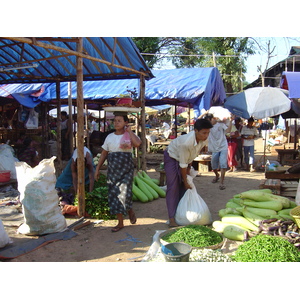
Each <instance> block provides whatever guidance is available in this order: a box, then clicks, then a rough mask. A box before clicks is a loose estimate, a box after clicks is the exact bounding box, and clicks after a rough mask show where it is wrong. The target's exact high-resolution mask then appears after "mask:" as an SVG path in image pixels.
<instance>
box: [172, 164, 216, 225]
mask: <svg viewBox="0 0 300 300" xmlns="http://www.w3.org/2000/svg"><path fill="white" fill-rule="evenodd" d="M190 174H191V175H187V181H188V184H189V185H190V186H191V187H192V189H188V190H187V191H186V192H185V193H184V195H183V197H182V198H181V199H180V201H179V204H178V206H177V210H176V214H175V221H176V223H177V224H178V225H181V226H186V225H191V224H197V225H208V224H211V223H212V217H211V214H210V211H209V209H208V207H207V205H206V203H205V202H204V200H203V199H202V198H201V196H200V195H199V194H198V193H197V190H196V187H195V185H194V183H193V178H194V177H195V176H196V175H197V172H196V171H195V170H194V169H193V168H192V169H191V172H190Z"/></svg>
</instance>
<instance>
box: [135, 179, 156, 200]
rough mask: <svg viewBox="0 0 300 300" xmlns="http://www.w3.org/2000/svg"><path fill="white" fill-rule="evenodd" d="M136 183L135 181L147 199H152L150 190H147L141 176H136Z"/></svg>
mask: <svg viewBox="0 0 300 300" xmlns="http://www.w3.org/2000/svg"><path fill="white" fill-rule="evenodd" d="M136 183H137V186H138V187H139V189H140V190H141V191H143V192H144V193H145V195H146V196H147V198H148V200H149V201H152V200H153V199H154V197H153V195H152V194H151V192H150V191H149V190H148V188H147V186H146V184H145V183H144V181H143V180H142V179H141V178H139V177H136Z"/></svg>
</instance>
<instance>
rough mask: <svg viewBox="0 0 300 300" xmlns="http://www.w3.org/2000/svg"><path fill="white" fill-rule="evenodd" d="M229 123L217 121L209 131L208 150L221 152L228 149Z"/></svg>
mask: <svg viewBox="0 0 300 300" xmlns="http://www.w3.org/2000/svg"><path fill="white" fill-rule="evenodd" d="M227 128H228V127H227V125H225V124H224V123H223V122H217V123H216V124H215V125H214V126H213V127H212V128H211V129H210V132H209V136H208V151H209V152H220V151H223V150H227V149H228V143H227V139H226V129H227Z"/></svg>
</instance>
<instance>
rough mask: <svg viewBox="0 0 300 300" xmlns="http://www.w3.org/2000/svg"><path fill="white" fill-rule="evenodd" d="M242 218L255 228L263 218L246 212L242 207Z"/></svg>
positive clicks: (245, 208)
mask: <svg viewBox="0 0 300 300" xmlns="http://www.w3.org/2000/svg"><path fill="white" fill-rule="evenodd" d="M242 213H243V216H244V217H245V218H246V219H247V220H248V221H250V222H251V223H253V224H254V225H256V226H259V224H260V221H263V220H264V219H265V218H263V217H261V216H259V215H256V214H254V213H251V212H250V211H248V209H247V207H244V208H243V211H242Z"/></svg>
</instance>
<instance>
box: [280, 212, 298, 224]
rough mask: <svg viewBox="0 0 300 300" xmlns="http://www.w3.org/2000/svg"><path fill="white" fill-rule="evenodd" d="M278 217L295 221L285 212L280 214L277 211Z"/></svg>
mask: <svg viewBox="0 0 300 300" xmlns="http://www.w3.org/2000/svg"><path fill="white" fill-rule="evenodd" d="M278 215H279V216H280V217H281V218H283V219H284V220H292V221H294V222H295V219H294V218H293V217H292V216H291V215H290V214H287V213H286V212H282V211H279V212H278Z"/></svg>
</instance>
